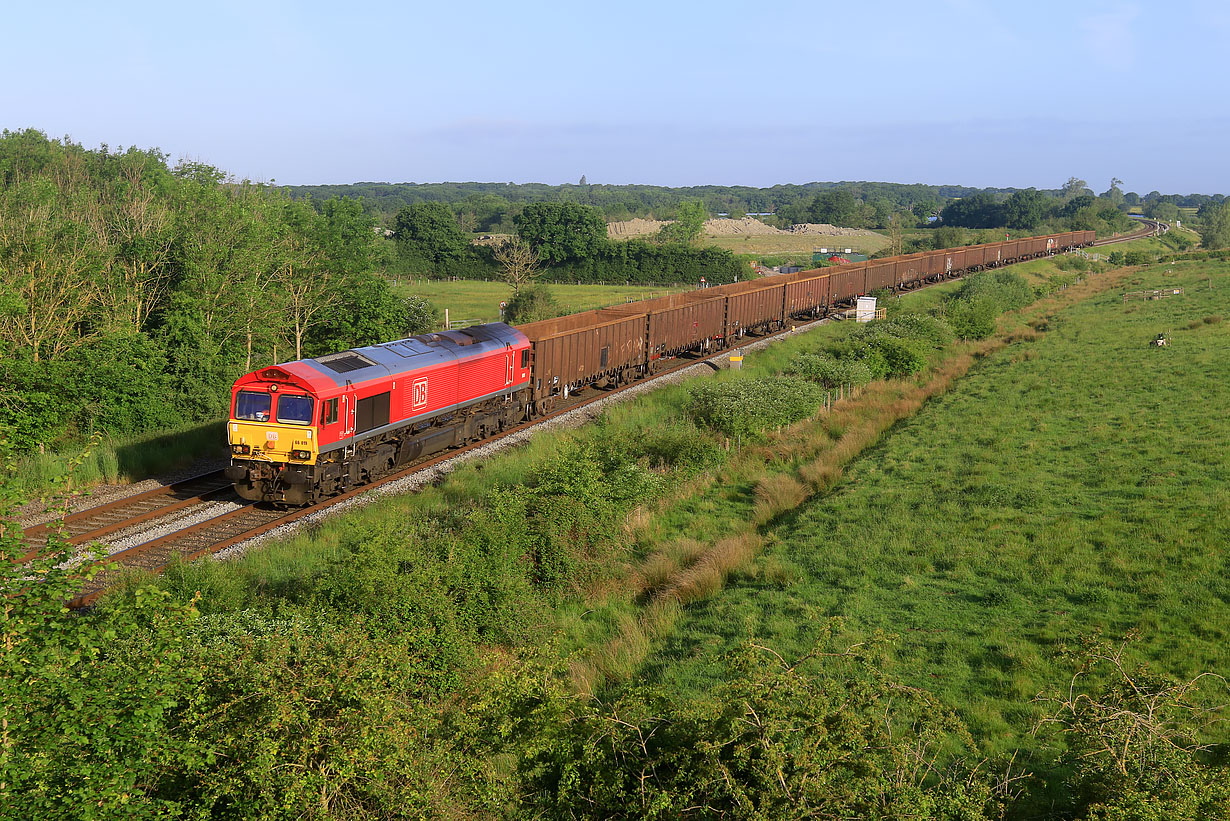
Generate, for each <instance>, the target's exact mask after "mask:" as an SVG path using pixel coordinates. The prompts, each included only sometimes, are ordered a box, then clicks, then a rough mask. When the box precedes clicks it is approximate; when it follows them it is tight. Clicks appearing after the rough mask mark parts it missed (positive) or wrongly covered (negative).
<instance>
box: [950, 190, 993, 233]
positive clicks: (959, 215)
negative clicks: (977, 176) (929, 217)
mask: <svg viewBox="0 0 1230 821" xmlns="http://www.w3.org/2000/svg"><path fill="white" fill-rule="evenodd" d="M940 218H941V219H942V220H943V222H944V224H945V225H958V226H961V227H963V228H995V227H998V226H1000V225H1003V224H1004V219H1003V208H1002V206H1001V205H1000V203H999V200H998V199H997V198H996V197H995V196H994V195H993V194H987V193H978V194H974V195H972V196H969V197H962V198H961V199H959V200H953V201H952V202H950V203H948V205H946V206H944V210H943V212H942V213H941V215H940Z"/></svg>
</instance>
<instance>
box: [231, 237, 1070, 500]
mask: <svg viewBox="0 0 1230 821" xmlns="http://www.w3.org/2000/svg"><path fill="white" fill-rule="evenodd" d="M1093 240H1094V233H1093V232H1092V231H1070V232H1067V233H1063V234H1052V235H1050V236H1043V237H1030V238H1027V239H1021V240H1010V241H1007V242H995V243H990V244H987V245H973V246H969V247H965V248H951V249H947V250H943V251H924V252H921V253H917V254H908V255H906V256H898V257H889V258H886V259H879V260H869V261H867V262H859V263H849V264H844V265H838V266H834V267H830V268H821V269H815V270H810V271H799V272H797V273H794V274H785V275H781V276H773V277H766V278H764V279H756V280H750V281H747V282H738V283H734V284H731V285H722V286H718V287H714V288H706V289H702V290H697V291H690V292H687V293H681V294H672V295H670V296H666V297H661V298H659V299H651V300H646V301H643V302H637V303H630V304H627V305H620V306H617V307H614V308H603V309H599V310H595V311H585V312H584V313H579V314H571V315H569V316H564V317H559V318H557V319H548V320H543V321H541V322H531V323H529V324H527V325H522V326H520V327H518V328H513V327H510V326H508V325H504V324H502V323H495V324H490V325H476V326H474V327H471V328H466V329H464V330H460V331H444V332H441V333H433V334H424V335H422V336H414V337H410V338H409V339H400V340H397V341H394V342H388V343H385V344H383V345H372V346H368V347H363V348H354V349H352V350H346V351H342V352H340V353H335V354H330V355H328V356H322V357H318V358H316V359H303V360H299V361H297V362H288V363H285V364H281V365H274V366H271V367H268V368H262V369H260V370H258V371H255V372H253V373H250V374H247V375H246V376H242V377H240V378H239V379H238V380H237V381H236V382H235V386H234V388H233V389H232V395H231V418H230V421H229V422H228V424H227V441H228V442H229V444H230V448H231V465H230V467H228V468H227V478H229V479H230V480H231V481H232V482H233V483H234V485H235V490H236V491H237V492H238V493H239V495H240V496H242V497H243V498H245V499H251V500H253V501H263V502H272V503H275V504H285V505H304V504H310V503H312V502H314V501H316V500H317V499H320V498H323V497H326V496H330V495H333V494H335V493H340V492H342V491H344V490H346V489H347V488H350V487H353V486H356V485H360V484H363V483H365V482H367V481H369V480H370V479H371V478H372V477H373V476H374V475H376V474H378V473H381V472H383V471H386V470H388V469H390V468H393V467H396V466H398V465H401V464H405V463H407V462H409V461H411V460H413V459H415V458H418V457H420V456H423V455H427V454H430V453H435V452H438V451H441V450H444V449H446V448H449V447H454V446H457V445H463V444H466V443H468V442H472V441H476V440H478V439H482V438H484V437H486V436H489V435H491V434H492V433H495V432H497V431H499V430H503V429H504V428H506V427H509V426H511V425H516V424H519V423H520V422H523V421H526V420H528V419H532V418H534V417H535V416H540V415H542V414H546V413H550V412H551V411H552V409H553V408H554V406H555V402H556V400H557V398H560V397H565V398H566V397H567V396H568V395H569V394H570V393H574V392H576V391H578V390H581V389H583V388H586V387H588V386H591V385H597V386H603V387H606V386H614V385H619V384H623V383H625V382H629V381H632V380H635V379H640V378H642V377H645V376H647V375H649V374H651V373H653V372H655V371H656V370H657V369H658V367H659V366H660V364H661V363H662V362H663V361H664V360H669V359H671V358H674V357H677V356H680V355H681V354H684V353H689V352H706V351H715V350H720V349H722V348H726V347H729V346H731V345H734V344H737V341H738V340H739V338H740V337H742V336H743V335H744V334H747V333H770V332H773V331H776V330H779V329H781V328H783V327H785V325H786V324H787V323H788V322H790V321H791V320H792V319H810V318H816V317H820V316H824V315H825V314H827V313H829V312H830V311H832V310H834V309H836V308H839V307H843V306H846V305H850V304H852V303H853V302H854V300H855V299H857V298H858V297H859V296H862V295H863V294H866V293H868V292H869V291H874V290H877V289H888V290H893V291H902V290H909V289H912V288H917V287H919V286H921V285H923V284H926V283H928V282H939V281H941V280H943V279H947V278H955V277H958V276H963V275H965V274H968V273H971V272H973V271H980V270H983V269H986V268H994V267H998V266H1001V265H1007V264H1010V263H1013V262H1019V261H1022V260H1026V259H1033V258H1036V257H1042V256H1047V255H1049V254H1053V253H1056V252H1059V251H1065V250H1068V249H1070V248H1076V247H1083V246H1088V245H1090V244H1092V243H1093Z"/></svg>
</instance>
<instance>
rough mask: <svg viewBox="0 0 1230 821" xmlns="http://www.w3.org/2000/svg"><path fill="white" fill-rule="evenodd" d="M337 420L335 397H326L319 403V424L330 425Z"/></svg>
mask: <svg viewBox="0 0 1230 821" xmlns="http://www.w3.org/2000/svg"><path fill="white" fill-rule="evenodd" d="M336 421H337V399H326V400H325V401H324V402H321V403H320V424H322V425H332V424H333V423H334V422H336Z"/></svg>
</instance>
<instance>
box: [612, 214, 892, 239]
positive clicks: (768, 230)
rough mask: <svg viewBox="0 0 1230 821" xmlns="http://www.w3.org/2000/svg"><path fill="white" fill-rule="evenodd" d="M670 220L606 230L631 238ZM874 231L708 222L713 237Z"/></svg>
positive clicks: (637, 222)
mask: <svg viewBox="0 0 1230 821" xmlns="http://www.w3.org/2000/svg"><path fill="white" fill-rule="evenodd" d="M669 223H670V221H669V220H646V219H632V220H626V221H624V222H610V223H607V226H606V233H607V236H608V237H610V238H611V239H628V238H630V237H643V236H650V235H652V234H656V233H658V231H660V230H661V229H662V226H663V225H668V224H669ZM872 233H874V232H872V231H865V230H863V229H862V228H841V227H839V226H836V225H825V224H823V223H819V224H817V223H800V224H799V225H792V226H790V230H788V231H783V230H781V229H780V228H774V227H773V226H771V225H765V224H764V223H763V222H761V221H760V220H758V219H755V218H754V217H744V218H743V219H737V220H734V219H715V220H707V221H706V222H705V235H706V236H710V237H734V236H742V235H766V234H811V235H814V236H821V237H859V236H867V235H869V234H872Z"/></svg>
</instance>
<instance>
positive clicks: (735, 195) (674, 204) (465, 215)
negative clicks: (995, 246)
mask: <svg viewBox="0 0 1230 821" xmlns="http://www.w3.org/2000/svg"><path fill="white" fill-rule="evenodd" d="M1074 184H1079V185H1075V187H1074ZM1121 186H1122V181H1120V180H1118V179H1117V178H1115V179H1112V181H1111V184H1110V186H1109V187H1108V189H1107V190H1106V191H1104V192H1103V193H1101V194H1095V193H1094V191H1093V190H1092V189H1090V188H1089V187H1088V184H1087V183H1086V182H1085V181H1084V180H1079V179H1077V178H1075V177H1072V178H1070V179H1069V180H1068V182H1066V183H1065V184H1063V185H1062V186H1060V187H1059V188H1054V189H1018V188H994V187H990V188H977V187H972V186H961V185H923V184H920V183H914V184H906V183H888V182H849V181H845V182H810V183H805V184H801V185H796V184H790V185H775V186H771V187H768V188H753V187H749V186H720V185H701V186H687V187H677V188H674V187H667V186H656V185H603V184H589V183H588V182H586V181H585V179H584V178H582V181H581V182H579V183H577V184H564V185H548V184H545V183H511V182H509V183H496V182H460V183H453V182H443V183H410V182H407V183H385V182H359V183H352V184H348V185H297V186H281V187H280V188H281V190H283V191H285V192H287V194H288V195H289V196H290V197H291V198H293V199H303V198H311V199H313V200H316V201H321V200H323V199H327V198H328V197H333V196H340V197H356V196H357V197H362V198H363V203H364V208H365V209H366V210H367V211H368V213H371V214H372V215H373V216H375V217H377V219H379V220H382V221H383V222H385V223H386V224H391V222H392V220H393V218H394V217H395V215H396V214H397V213H398V212H399V211H400V210H401V209H402V208H404V207H405V206H408V205H414V204H416V203H423V202H439V203H443V204H445V205H447V206H448V207H449V208H450V209H451V210H452V211H453V212H454V214H456V216H457V219H458V222H459V224H460V225H461V227H462V229H463V230H465V231H467V232H469V233H512V232H513V230H514V228H515V219H516V216H517V214H518V213H519V212H520V210H521V209H522V208H523V207H524V206H525V205H527V204H530V203H536V202H555V203H574V204H577V205H587V206H590V207H592V208H596V209H597V210H598V211H599V212H601V214H602V216H603V218H604V219H605V220H606V221H608V222H615V221H620V220H627V219H632V218H635V217H641V218H655V219H674V218H675V216H676V212H677V210H678V209H679V207H680V206H681V205H682V204H684V203H687V202H692V201H700V203H701V204H702V205H703V206H704V208H705V211H706V212H707V213H708V214H710V215H712V216H718V215H727V216H730V217H734V218H739V217H743V216H745V215H747V214H759V215H768V216H767V217H766V218H765V221H766V222H768V223H770V224H774V225H778V226H779V227H788V226H789V225H791V224H795V223H802V222H825V223H829V224H834V225H842V226H843V227H848V228H881V229H883V228H888V227H889V224H888V221H889V219H890V218H891V216H892V214H893V213H901V212H910V213H912V214H914V216H915V217H917V218H918V219H919V220H921V221H926V220H927V218H928V217H931V216H938V215H939V214H940V212H941V211H942V210H943V209H944V207H945V206H946V205H948V204H949V203H950V202H952V201H954V200H960V199H965V198H969V197H974V196H978V195H982V196H985V197H990V198H994V199H995V200H996V201H1003V200H1005V199H1007V198H1009V197H1010V196H1011V195H1013V194H1016V193H1018V192H1023V191H1035V192H1036V193H1037V194H1039V195H1041V196H1042V197H1046V198H1051V199H1061V200H1065V201H1066V200H1068V199H1071V198H1072V197H1073V196H1076V195H1088V196H1092V197H1096V198H1097V199H1098V200H1099V201H1104V202H1108V203H1110V204H1112V205H1114V206H1115V207H1116V208H1122V207H1136V206H1141V207H1143V208H1145V209H1149V208H1152V207H1156V206H1158V205H1163V204H1169V205H1173V206H1175V207H1176V208H1200V207H1202V206H1205V205H1207V204H1208V203H1214V204H1218V205H1219V204H1220V203H1222V202H1223V201H1224V200H1225V196H1224V195H1222V194H1162V193H1161V192H1160V191H1150V192H1149V193H1147V194H1144V195H1141V194H1138V193H1136V192H1134V191H1128V192H1124V191H1123V190H1122V188H1121ZM834 192H843V193H844V194H848V195H849V196H850V198H851V199H846V198H844V197H843V198H842V199H840V200H838V199H835V198H833V196H832V194H833V193H834ZM825 194H828V195H829V196H828V197H825V198H824V199H821V200H820V201H821V202H822V203H823V205H822V207H820V208H817V201H818V199H820V198H821V196H822V195H825ZM851 203H853V204H851Z"/></svg>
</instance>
